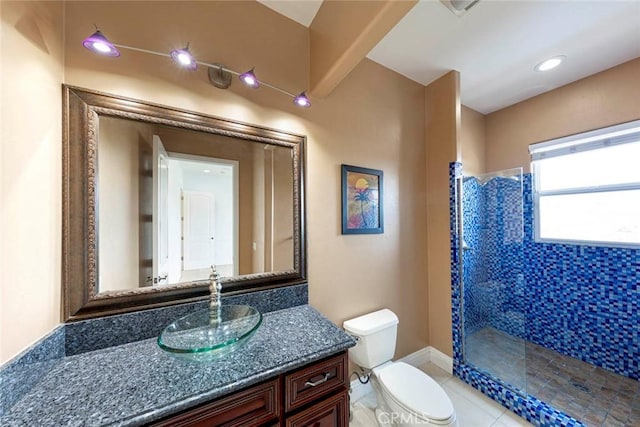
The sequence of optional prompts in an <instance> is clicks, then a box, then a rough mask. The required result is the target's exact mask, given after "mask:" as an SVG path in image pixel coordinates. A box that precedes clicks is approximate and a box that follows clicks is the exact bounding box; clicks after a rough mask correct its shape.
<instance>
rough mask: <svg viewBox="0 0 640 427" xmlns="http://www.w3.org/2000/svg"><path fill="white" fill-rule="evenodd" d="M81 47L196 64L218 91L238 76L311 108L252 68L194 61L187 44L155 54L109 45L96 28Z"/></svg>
mask: <svg viewBox="0 0 640 427" xmlns="http://www.w3.org/2000/svg"><path fill="white" fill-rule="evenodd" d="M82 45H83V46H84V47H86V48H87V49H89V50H90V51H92V52H95V53H98V54H100V55H106V56H113V57H116V56H120V52H119V51H118V49H117V48H121V49H128V50H133V51H136V52H142V53H148V54H151V55H159V56H165V57H169V58H171V59H173V60H174V61H175V62H176V63H177V64H178V65H180V66H181V67H183V68H186V69H188V70H196V69H197V68H198V64H200V65H203V66H205V67H207V68H208V74H209V80H210V81H211V84H213V85H214V86H215V87H217V88H220V89H226V88H228V87H229V86H230V85H231V79H232V75H234V76H238V78H239V79H240V80H241V81H242V82H243V83H244V84H246V85H247V86H249V87H251V88H254V89H257V88H259V87H260V86H266V87H268V88H270V89H273V90H276V91H278V92H280V93H283V94H285V95H288V96H290V97H292V98H293V103H294V104H295V105H296V106H298V107H301V108H308V107H310V106H311V100H310V99H309V97H307V95H306V93H305V92H304V91H303V92H300V94H299V95H296V94H294V93H291V92H288V91H286V90H284V89H280V88H279V87H277V86H273V85H271V84H269V83H267V82H263V81H262V82H261V81H259V80H258V78H257V77H256V74H255V71H254V68H251V69H250V70H249V71H246V72H244V73H242V74H241V73H239V72H237V71H234V70H232V69H230V68H227V67H225V66H224V65H222V64H209V63H207V62H203V61H198V60H196V59H195V58H194V57H193V55H192V54H191V52H190V51H189V44H187V46H186V47H184V48H183V49H173V50H172V51H171V52H169V53H168V54H166V53H161V52H155V51H153V50H148V49H141V48H138V47H133V46H125V45H121V44H116V43H111V42H110V41H109V39H107V37H106V36H105V35H104V34H102V32H101V31H100V30H99V29H98V28H97V27H96V32H95V33H93V34H92V35H90V36H89V37H87V38H86V39H84V41H83V42H82Z"/></svg>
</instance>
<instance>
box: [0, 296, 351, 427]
mask: <svg viewBox="0 0 640 427" xmlns="http://www.w3.org/2000/svg"><path fill="white" fill-rule="evenodd" d="M353 345H355V341H354V340H353V339H352V338H351V337H349V336H348V335H347V334H346V333H344V332H343V331H342V330H341V329H339V328H338V327H337V326H335V325H334V324H333V323H332V322H331V321H329V320H328V319H327V318H325V317H324V316H323V315H322V314H320V313H318V312H317V311H316V310H315V309H313V308H312V307H310V306H308V305H301V306H296V307H292V308H287V309H284V310H280V311H274V312H270V313H266V314H265V315H264V319H263V323H262V325H261V326H260V328H259V329H258V331H257V332H256V334H255V335H254V336H253V337H252V338H251V339H250V340H249V342H248V343H247V344H246V345H244V346H243V347H241V348H239V349H238V350H237V351H235V352H232V353H230V354H228V355H226V356H224V357H222V358H220V359H217V360H215V361H212V362H203V363H196V362H189V361H186V360H183V359H178V358H175V357H172V356H171V355H169V354H167V353H165V352H163V351H162V350H161V349H160V348H159V347H158V345H157V344H156V340H155V339H147V340H143V341H137V342H133V343H129V344H124V345H119V346H115V347H109V348H106V349H102V350H96V351H92V352H87V353H82V354H77V355H74V356H68V357H65V358H64V359H63V360H62V361H61V362H60V363H59V364H57V365H56V366H55V367H54V368H53V369H52V370H51V371H50V372H48V373H47V375H46V376H45V377H44V378H43V379H42V380H41V381H40V382H39V383H38V384H37V385H35V386H34V387H33V388H32V389H31V390H29V392H28V393H26V394H25V395H24V396H23V397H22V398H21V399H20V400H19V401H18V402H16V403H15V405H13V406H12V407H11V408H10V410H9V411H7V412H6V413H4V414H3V415H2V417H1V418H0V425H2V426H4V427H8V426H101V425H117V426H137V425H142V424H145V423H148V422H150V421H153V420H158V419H161V418H163V417H165V416H167V415H170V414H173V413H176V412H179V411H182V410H184V409H187V408H190V407H194V406H196V405H198V404H201V403H204V402H207V401H209V400H212V399H215V398H217V397H220V396H222V395H225V394H228V393H231V392H234V391H237V390H240V389H242V388H245V387H247V386H249V385H251V384H255V383H258V382H260V381H263V380H266V379H268V378H272V377H275V376H277V375H279V374H281V373H283V372H287V371H290V370H292V369H295V368H297V367H300V366H303V365H306V364H308V363H310V362H313V361H315V360H319V359H322V358H324V357H326V356H329V355H331V354H334V353H337V352H339V351H342V350H345V349H347V348H349V347H352V346H353Z"/></svg>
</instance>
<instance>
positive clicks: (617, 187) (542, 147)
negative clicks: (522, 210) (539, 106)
mask: <svg viewBox="0 0 640 427" xmlns="http://www.w3.org/2000/svg"><path fill="white" fill-rule="evenodd" d="M638 141H640V120H636V121H633V122H627V123H622V124H620V125H615V126H609V127H606V128H602V129H597V130H594V131H590V132H585V133H580V134H576V135H570V136H566V137H563V138H558V139H553V140H549V141H544V142H539V143H536V144H531V145H530V146H529V153H530V154H531V171H532V173H533V177H534V180H533V183H532V184H533V185H532V193H533V194H532V196H533V218H534V241H535V242H538V243H560V244H570V245H581V246H604V247H620V248H632V249H640V242H638V243H629V242H613V241H599V240H595V241H594V240H587V239H585V240H572V239H554V238H542V237H540V220H541V218H540V217H541V215H540V198H541V197H545V196H561V195H573V194H593V193H603V192H616V191H628V190H640V182H631V183H622V184H610V185H598V186H588V187H577V188H571V189H561V190H547V191H539V190H538V188H540V185H539V184H540V183H539V179H540V175H539V172H537V171H536V165H537V163H536V161H537V160H543V159H547V158H551V157H559V156H565V155H571V154H573V153H578V152H584V151H589V150H597V149H600V148H605V147H610V146H613V145H621V144H628V143H640V142H638ZM638 167H640V164H639V165H638Z"/></svg>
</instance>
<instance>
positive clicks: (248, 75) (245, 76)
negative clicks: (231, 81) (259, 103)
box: [238, 68, 260, 89]
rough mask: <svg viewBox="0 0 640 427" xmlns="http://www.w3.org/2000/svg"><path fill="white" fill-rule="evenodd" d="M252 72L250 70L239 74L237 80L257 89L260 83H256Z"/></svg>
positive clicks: (256, 79) (256, 80)
mask: <svg viewBox="0 0 640 427" xmlns="http://www.w3.org/2000/svg"><path fill="white" fill-rule="evenodd" d="M253 70H254V69H253V68H252V69H250V70H249V71H246V72H244V73H242V74H240V75H239V76H238V78H239V79H240V80H242V82H243V83H244V84H246V85H247V86H249V87H250V88H253V89H257V88H259V87H260V82H259V81H258V78H257V77H256V75H255V74H254V72H253Z"/></svg>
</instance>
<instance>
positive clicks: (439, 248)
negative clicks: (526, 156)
mask: <svg viewBox="0 0 640 427" xmlns="http://www.w3.org/2000/svg"><path fill="white" fill-rule="evenodd" d="M425 93H426V95H425V114H426V122H425V125H426V126H425V141H426V146H427V152H426V155H427V159H426V165H427V168H426V172H427V209H426V213H427V222H428V227H427V244H428V246H427V252H428V257H427V273H428V282H429V300H428V302H429V303H428V314H429V344H430V345H432V346H433V347H435V348H437V349H438V350H440V351H442V352H444V353H446V354H448V355H452V334H451V264H450V254H449V247H450V243H449V163H450V162H455V161H457V160H458V159H459V154H460V142H459V140H460V138H459V134H460V75H459V73H458V72H457V71H450V72H449V73H447V74H445V75H444V76H443V77H441V78H439V79H438V80H436V81H434V82H433V83H431V84H430V85H429V86H427V88H426V92H425Z"/></svg>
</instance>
